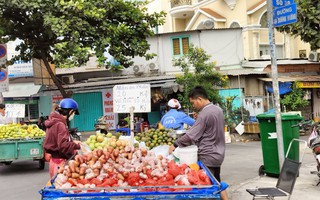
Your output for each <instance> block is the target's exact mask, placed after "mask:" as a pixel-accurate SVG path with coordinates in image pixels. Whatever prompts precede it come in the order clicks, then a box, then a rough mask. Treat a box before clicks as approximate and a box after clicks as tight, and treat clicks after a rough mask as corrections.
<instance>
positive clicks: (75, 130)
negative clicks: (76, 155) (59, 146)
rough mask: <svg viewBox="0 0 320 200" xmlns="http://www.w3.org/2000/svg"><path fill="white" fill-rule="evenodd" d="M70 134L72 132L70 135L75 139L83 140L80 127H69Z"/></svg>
mask: <svg viewBox="0 0 320 200" xmlns="http://www.w3.org/2000/svg"><path fill="white" fill-rule="evenodd" d="M69 134H70V137H71V138H72V139H73V140H78V141H81V137H82V135H81V133H80V132H79V131H78V128H69Z"/></svg>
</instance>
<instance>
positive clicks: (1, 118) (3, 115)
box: [0, 103, 10, 124]
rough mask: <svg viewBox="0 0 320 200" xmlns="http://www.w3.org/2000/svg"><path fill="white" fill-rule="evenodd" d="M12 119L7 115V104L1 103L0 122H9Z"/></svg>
mask: <svg viewBox="0 0 320 200" xmlns="http://www.w3.org/2000/svg"><path fill="white" fill-rule="evenodd" d="M8 123H10V119H8V118H7V117H6V105H5V104H2V103H1V104H0V124H8Z"/></svg>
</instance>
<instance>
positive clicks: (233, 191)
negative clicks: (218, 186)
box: [221, 136, 320, 200]
mask: <svg viewBox="0 0 320 200" xmlns="http://www.w3.org/2000/svg"><path fill="white" fill-rule="evenodd" d="M300 139H303V140H307V136H302V137H300ZM241 140H242V141H246V142H241V141H239V142H234V143H232V144H227V149H226V158H225V161H224V163H223V166H222V173H221V176H222V180H223V181H225V182H226V183H228V184H229V185H230V187H229V188H228V189H227V191H228V196H229V198H230V199H231V200H246V199H252V196H251V195H250V194H249V193H248V192H247V191H246V189H248V188H256V187H275V186H276V183H277V178H273V177H268V176H261V177H260V176H259V175H258V170H259V167H260V166H261V165H263V159H262V148H261V142H260V141H254V140H247V139H241ZM303 150H306V151H305V153H304V154H303ZM302 154H303V155H304V158H303V161H302V165H301V168H300V172H299V177H298V178H297V181H296V184H295V187H294V189H293V193H292V196H291V199H292V200H298V199H306V200H318V199H320V185H319V186H316V184H317V183H318V181H319V177H318V176H317V175H314V174H311V173H310V172H311V171H315V170H316V160H315V158H314V156H313V154H312V151H311V149H309V148H306V149H305V148H304V145H300V155H302ZM276 199H288V197H286V198H284V197H280V198H279V197H278V198H276Z"/></svg>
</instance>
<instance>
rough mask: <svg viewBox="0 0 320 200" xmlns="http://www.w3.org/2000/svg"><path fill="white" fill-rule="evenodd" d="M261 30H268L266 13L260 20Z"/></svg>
mask: <svg viewBox="0 0 320 200" xmlns="http://www.w3.org/2000/svg"><path fill="white" fill-rule="evenodd" d="M260 25H261V28H268V13H267V12H265V13H264V14H263V15H262V17H261V19H260Z"/></svg>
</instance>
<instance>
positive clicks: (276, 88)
mask: <svg viewBox="0 0 320 200" xmlns="http://www.w3.org/2000/svg"><path fill="white" fill-rule="evenodd" d="M267 6H268V7H267V11H268V28H269V45H270V56H271V69H272V87H273V94H274V100H275V123H276V130H277V143H278V156H279V164H280V166H279V168H280V169H281V168H282V164H283V161H284V147H283V135H282V120H281V108H280V96H279V82H278V66H277V52H276V47H275V46H276V45H275V36H274V23H273V2H272V0H267Z"/></svg>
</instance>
